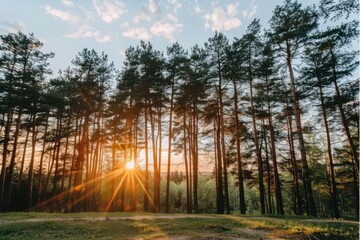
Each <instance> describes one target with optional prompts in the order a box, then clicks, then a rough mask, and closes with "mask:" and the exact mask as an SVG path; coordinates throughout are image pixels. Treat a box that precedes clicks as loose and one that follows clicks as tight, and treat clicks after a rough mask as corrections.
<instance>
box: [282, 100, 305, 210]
mask: <svg viewBox="0 0 360 240" xmlns="http://www.w3.org/2000/svg"><path fill="white" fill-rule="evenodd" d="M284 98H285V102H286V116H287V130H288V141H289V151H290V162H291V167H292V171H293V188H294V213H295V214H296V215H302V214H303V208H302V200H301V196H300V191H299V175H298V166H297V162H296V157H295V147H294V135H293V130H292V129H293V127H292V111H291V110H292V109H290V105H289V99H288V94H287V93H285V96H284Z"/></svg>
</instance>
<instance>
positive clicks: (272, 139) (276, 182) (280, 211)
mask: <svg viewBox="0 0 360 240" xmlns="http://www.w3.org/2000/svg"><path fill="white" fill-rule="evenodd" d="M266 86H269V81H268V78H267V77H266ZM266 95H267V96H269V89H268V88H267V89H266ZM267 109H268V122H269V130H270V144H271V160H272V163H273V170H274V185H275V194H276V211H277V214H280V215H284V206H283V199H282V194H281V184H280V177H279V171H278V166H277V159H276V146H275V131H274V126H273V121H272V108H271V105H270V102H269V101H268V106H267Z"/></svg>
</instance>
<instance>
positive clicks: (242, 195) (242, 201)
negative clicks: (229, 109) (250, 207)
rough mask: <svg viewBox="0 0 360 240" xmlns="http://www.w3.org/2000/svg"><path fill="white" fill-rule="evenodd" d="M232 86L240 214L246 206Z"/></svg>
mask: <svg viewBox="0 0 360 240" xmlns="http://www.w3.org/2000/svg"><path fill="white" fill-rule="evenodd" d="M233 85H234V117H235V140H236V162H237V170H238V173H237V177H238V181H239V203H240V204H239V211H240V213H241V214H245V213H246V204H245V192H244V179H243V170H242V160H241V146H240V144H241V129H240V124H239V123H240V122H239V109H238V108H239V107H238V93H237V86H236V82H235V80H233Z"/></svg>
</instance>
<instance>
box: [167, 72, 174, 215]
mask: <svg viewBox="0 0 360 240" xmlns="http://www.w3.org/2000/svg"><path fill="white" fill-rule="evenodd" d="M174 84H175V77H174V76H173V77H172V82H171V95H170V113H169V114H170V116H169V131H168V134H169V136H168V159H167V175H166V197H165V198H166V199H165V212H166V213H169V210H170V166H171V142H172V124H173V121H172V118H173V117H172V116H173V111H174V91H175V90H174Z"/></svg>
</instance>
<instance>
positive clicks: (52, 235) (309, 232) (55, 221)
mask: <svg viewBox="0 0 360 240" xmlns="http://www.w3.org/2000/svg"><path fill="white" fill-rule="evenodd" d="M134 216H135V217H136V216H137V217H138V218H137V219H129V218H127V219H121V218H124V217H134ZM164 216H167V217H169V218H159V217H164ZM187 216H190V217H187ZM171 217H173V218H171ZM66 218H68V219H66ZM92 218H96V220H97V221H93V220H94V219H92ZM99 218H101V219H102V220H99ZM64 219H65V220H64ZM34 220H36V221H34ZM264 234H270V235H272V236H279V237H282V238H284V239H292V240H295V239H327V240H328V239H329V240H335V239H336V240H355V239H356V240H357V239H359V225H358V224H356V223H351V222H345V221H326V220H318V219H297V218H290V217H283V218H271V217H243V216H241V217H237V216H229V215H183V214H180V215H179V214H175V215H170V214H169V215H159V214H149V213H71V214H70V213H69V214H60V213H56V214H49V213H6V214H0V239H36V240H40V239H159V238H160V239H164V238H169V237H172V238H174V239H176V238H178V237H181V236H186V237H187V239H199V238H203V239H205V238H216V239H225V238H231V237H237V238H242V239H259V238H262V237H263V236H264Z"/></svg>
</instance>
